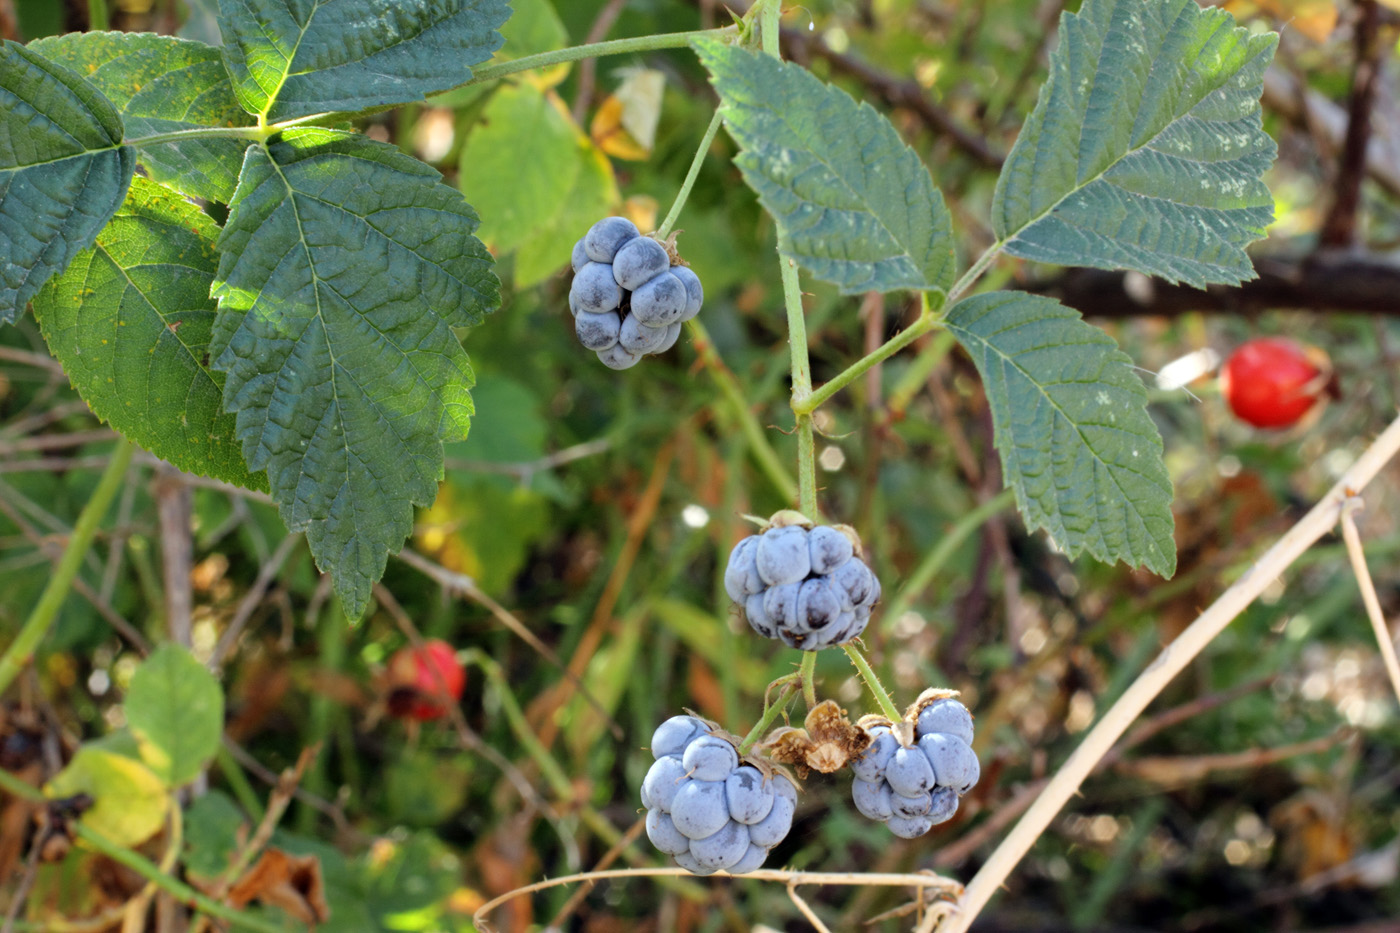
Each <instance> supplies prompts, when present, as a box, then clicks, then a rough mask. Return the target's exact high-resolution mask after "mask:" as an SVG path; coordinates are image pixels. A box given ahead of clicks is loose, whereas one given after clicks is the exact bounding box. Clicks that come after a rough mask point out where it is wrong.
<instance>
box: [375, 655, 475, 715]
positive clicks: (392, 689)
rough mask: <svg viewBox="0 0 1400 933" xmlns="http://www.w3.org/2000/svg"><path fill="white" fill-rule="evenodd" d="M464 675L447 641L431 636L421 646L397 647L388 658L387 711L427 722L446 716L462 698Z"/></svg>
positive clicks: (464, 682) (465, 682)
mask: <svg viewBox="0 0 1400 933" xmlns="http://www.w3.org/2000/svg"><path fill="white" fill-rule="evenodd" d="M466 684H467V675H466V672H465V671H464V670H462V665H460V664H458V663H457V656H456V652H455V651H453V649H452V646H451V645H449V644H448V643H447V642H445V641H442V640H441V639H438V638H431V639H429V640H427V641H425V642H423V645H422V647H421V648H415V647H413V646H409V647H407V648H400V649H399V650H398V651H396V652H394V655H393V657H391V658H390V659H389V698H388V707H389V714H390V715H392V716H397V717H399V718H400V719H416V720H418V721H419V722H427V721H429V720H433V719H441V718H442V717H443V716H446V715H447V710H448V706H449V705H450V704H453V703H456V702H457V701H458V700H460V699H461V698H462V689H463V688H464V687H465V686H466Z"/></svg>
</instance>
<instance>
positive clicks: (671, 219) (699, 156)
mask: <svg viewBox="0 0 1400 933" xmlns="http://www.w3.org/2000/svg"><path fill="white" fill-rule="evenodd" d="M723 122H724V117H723V116H721V115H720V112H719V109H718V108H716V109H715V115H714V116H713V117H711V118H710V125H709V127H708V128H707V129H706V130H705V135H704V137H703V138H702V139H701V140H700V148H699V149H696V150H695V158H694V159H691V160H690V171H688V172H686V174H685V181H684V182H682V183H681V190H680V193H679V194H677V195H676V200H675V201H673V202H671V209H670V210H669V211H668V212H667V213H666V219H665V220H663V221H661V226H660V227H658V228H657V231H656V237H657V239H660V240H664V239H666V238H667V237H668V236H670V235H671V228H672V227H674V226H675V225H676V221H677V220H679V219H680V216H681V209H682V208H684V207H685V202H686V201H688V200H689V199H690V189H692V188H694V187H695V179H697V178H699V177H700V166H702V165H704V164H705V155H706V154H707V153H708V152H709V151H710V144H711V143H713V142H714V141H715V134H716V133H718V132H719V125H720V124H721V123H723Z"/></svg>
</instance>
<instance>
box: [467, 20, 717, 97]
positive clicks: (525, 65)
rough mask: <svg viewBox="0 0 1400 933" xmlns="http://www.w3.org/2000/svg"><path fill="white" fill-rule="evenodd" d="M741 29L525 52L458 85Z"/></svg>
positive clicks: (669, 46) (675, 46)
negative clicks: (526, 53)
mask: <svg viewBox="0 0 1400 933" xmlns="http://www.w3.org/2000/svg"><path fill="white" fill-rule="evenodd" d="M738 31H739V27H737V26H725V27H723V28H721V29H692V30H690V31H689V32H667V33H662V34H661V35H657V36H633V37H631V38H627V39H609V40H608V41H606V42H592V43H589V44H588V45H576V46H574V47H572V48H568V49H555V50H554V51H552V52H540V53H538V54H535V55H525V56H523V57H521V58H517V59H515V60H514V61H509V62H497V63H496V64H492V65H483V66H482V67H480V68H478V69H476V71H475V73H473V74H472V77H471V79H470V80H469V81H466V82H463V83H462V84H460V85H458V86H459V87H468V86H470V85H473V84H482V83H484V82H486V81H495V80H496V79H497V78H504V77H505V76H506V75H512V74H516V73H517V72H521V71H531V70H533V69H536V68H549V67H551V66H553V65H562V64H564V63H565V62H576V61H578V60H580V59H584V58H602V57H603V56H605V55H626V54H628V53H630V52H652V51H655V50H657V49H679V48H685V47H686V46H688V45H690V43H691V41H692V40H694V39H698V38H700V37H701V36H723V35H731V34H733V33H736V32H738Z"/></svg>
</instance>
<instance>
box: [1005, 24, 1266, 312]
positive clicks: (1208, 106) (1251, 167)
mask: <svg viewBox="0 0 1400 933" xmlns="http://www.w3.org/2000/svg"><path fill="white" fill-rule="evenodd" d="M1277 44H1278V37H1277V36H1276V35H1275V34H1273V33H1268V34H1265V35H1251V34H1250V31H1249V30H1248V29H1244V28H1237V27H1235V26H1234V19H1233V18H1231V16H1230V15H1229V14H1228V13H1226V12H1225V11H1224V10H1218V9H1204V10H1203V9H1201V8H1200V7H1199V6H1197V4H1196V2H1195V0H1161V2H1152V3H1144V2H1142V0H1090V2H1087V3H1085V4H1084V6H1083V8H1082V9H1081V10H1080V12H1079V13H1078V14H1065V15H1064V16H1062V17H1061V20H1060V46H1059V48H1058V49H1056V50H1055V52H1054V53H1053V55H1052V56H1051V60H1050V80H1049V81H1048V82H1047V83H1046V84H1045V86H1044V87H1043V88H1042V89H1041V92H1040V98H1039V100H1038V101H1037V103H1036V107H1035V112H1034V113H1032V114H1031V117H1030V119H1029V120H1028V121H1027V122H1026V125H1025V127H1024V128H1023V129H1022V130H1021V134H1020V136H1019V137H1018V138H1017V140H1016V146H1015V148H1013V149H1012V151H1011V154H1010V156H1009V157H1008V158H1007V160H1006V166H1005V168H1004V169H1003V171H1002V175H1001V178H1000V179H999V181H998V183H997V190H996V200H995V203H994V204H993V207H992V214H993V226H994V228H995V230H996V234H997V237H998V238H999V239H1001V240H1004V241H1006V250H1007V252H1010V253H1012V254H1014V255H1017V256H1022V257H1025V258H1026V259H1035V260H1039V261H1041V262H1053V263H1059V264H1061V265H1078V266H1093V267H1095V268H1099V269H1136V270H1138V271H1140V272H1144V273H1146V274H1149V275H1160V276H1162V277H1163V278H1165V279H1168V280H1170V281H1173V282H1175V281H1177V280H1181V281H1185V282H1189V283H1190V284H1192V285H1197V286H1204V285H1206V284H1207V283H1211V282H1223V283H1229V284H1237V283H1239V282H1240V281H1242V280H1244V279H1252V278H1254V268H1253V266H1252V265H1251V264H1250V261H1249V258H1248V257H1247V256H1246V255H1245V252H1244V247H1245V246H1246V245H1247V244H1249V243H1251V242H1253V241H1254V240H1257V239H1259V238H1260V237H1262V236H1263V235H1264V228H1265V227H1266V226H1267V225H1268V224H1269V222H1270V221H1271V220H1272V219H1273V198H1272V196H1271V195H1270V194H1269V190H1268V188H1267V187H1266V186H1265V185H1264V182H1263V181H1262V179H1261V176H1262V175H1263V173H1264V171H1265V170H1267V169H1268V167H1269V166H1270V165H1271V164H1273V160H1274V155H1275V152H1276V147H1275V145H1274V142H1273V140H1272V139H1270V138H1269V137H1268V135H1267V134H1265V133H1264V131H1263V129H1262V128H1261V126H1260V108H1259V95H1260V90H1261V85H1262V82H1263V80H1264V71H1265V69H1266V68H1267V67H1268V65H1269V61H1270V60H1271V59H1272V58H1273V53H1274V48H1275V47H1276V45H1277Z"/></svg>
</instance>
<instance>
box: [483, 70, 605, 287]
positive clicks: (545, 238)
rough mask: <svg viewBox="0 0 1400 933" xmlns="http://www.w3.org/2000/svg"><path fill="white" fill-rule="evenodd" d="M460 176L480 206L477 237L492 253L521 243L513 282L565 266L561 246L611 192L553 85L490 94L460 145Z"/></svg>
mask: <svg viewBox="0 0 1400 933" xmlns="http://www.w3.org/2000/svg"><path fill="white" fill-rule="evenodd" d="M522 152H528V153H530V157H529V158H527V159H522V158H521V157H520V154H521V153H522ZM460 179H461V182H460V184H461V187H462V193H463V194H465V195H466V197H467V200H468V201H470V202H471V203H472V204H473V205H474V206H475V207H476V209H477V210H479V211H480V212H481V216H482V222H481V238H482V239H483V240H485V241H486V243H487V244H488V245H489V246H490V247H491V249H492V251H493V252H494V253H495V254H496V255H497V256H501V255H504V254H506V253H509V252H512V251H513V250H516V249H517V248H521V247H529V250H528V253H527V255H526V256H525V257H524V259H525V262H526V265H525V267H524V268H520V267H517V269H516V285H517V286H518V287H527V286H529V285H533V284H535V283H537V282H539V281H541V280H543V279H544V278H546V277H547V276H548V275H550V274H551V273H553V272H555V271H557V270H558V269H560V268H562V267H563V266H565V265H567V264H568V261H569V257H568V256H567V255H566V254H565V252H564V251H566V250H567V248H568V246H569V245H571V244H572V243H573V241H574V240H577V239H578V238H579V237H581V236H583V234H584V232H586V231H587V230H588V227H589V226H590V225H591V224H592V223H593V222H594V221H596V220H597V219H598V218H599V217H601V216H603V215H604V214H606V213H607V212H608V208H609V207H611V205H612V204H613V203H614V202H615V201H616V199H617V187H616V184H615V182H614V181H613V177H612V168H611V166H610V165H609V163H608V161H607V158H606V157H605V156H604V155H603V154H602V153H601V152H599V151H598V149H597V147H596V146H594V145H593V142H592V141H591V140H590V139H589V138H588V137H587V136H585V135H584V134H583V132H582V131H581V130H580V129H579V128H578V126H577V125H576V124H575V123H574V120H573V117H571V116H570V115H569V112H568V110H567V109H566V108H565V107H564V105H563V102H562V101H560V100H559V98H558V96H557V95H556V94H554V92H552V91H541V90H540V89H539V88H537V87H535V86H534V85H532V84H517V85H507V86H504V87H501V88H498V89H497V90H496V92H495V93H494V94H493V95H492V97H491V101H490V103H489V104H487V106H486V110H485V112H484V113H483V114H482V119H481V123H480V125H478V127H477V128H476V129H475V130H473V131H472V134H471V136H470V137H469V138H468V139H467V143H466V145H465V146H463V147H462V156H461V163H460ZM561 242H562V243H564V244H565V245H564V246H563V248H562V250H561V246H560V244H561Z"/></svg>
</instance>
